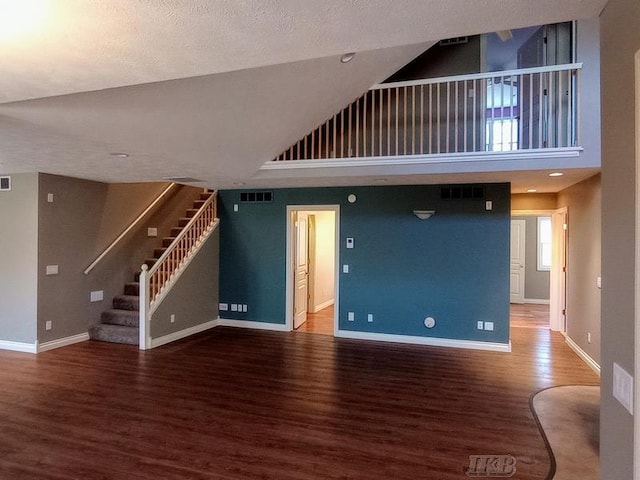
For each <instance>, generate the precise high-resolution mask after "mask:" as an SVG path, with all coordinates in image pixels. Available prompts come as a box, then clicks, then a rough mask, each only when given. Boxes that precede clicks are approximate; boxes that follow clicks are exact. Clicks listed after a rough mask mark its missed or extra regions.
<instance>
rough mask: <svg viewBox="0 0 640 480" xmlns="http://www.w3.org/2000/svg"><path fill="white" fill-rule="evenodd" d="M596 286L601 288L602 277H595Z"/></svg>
mask: <svg viewBox="0 0 640 480" xmlns="http://www.w3.org/2000/svg"><path fill="white" fill-rule="evenodd" d="M596 287H598V288H602V277H597V278H596Z"/></svg>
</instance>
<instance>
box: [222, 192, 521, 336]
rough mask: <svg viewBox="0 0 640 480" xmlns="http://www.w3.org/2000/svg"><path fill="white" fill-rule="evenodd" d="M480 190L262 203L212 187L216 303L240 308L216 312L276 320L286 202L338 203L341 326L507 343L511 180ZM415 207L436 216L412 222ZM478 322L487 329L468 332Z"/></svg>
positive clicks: (298, 195)
mask: <svg viewBox="0 0 640 480" xmlns="http://www.w3.org/2000/svg"><path fill="white" fill-rule="evenodd" d="M482 186H484V187H485V198H483V199H458V200H443V199H440V186H433V185H428V186H424V185H422V186H385V187H335V188H301V189H276V190H272V191H273V201H272V202H271V203H241V202H240V193H241V191H240V190H228V191H222V192H220V193H219V216H220V220H221V222H220V302H223V303H229V304H231V303H236V304H238V303H239V304H247V305H248V311H247V313H238V312H231V311H225V312H221V317H223V318H230V319H240V320H251V321H258V322H270V323H279V324H284V323H285V308H286V305H285V297H286V268H285V262H286V223H287V218H286V217H287V215H286V209H287V206H288V205H340V246H339V258H340V265H343V264H348V265H349V267H350V272H349V273H348V274H344V273H340V278H339V289H340V290H339V316H340V320H339V321H340V329H342V330H353V331H361V332H375V333H386V334H398V335H413V336H425V337H439V338H448V339H460V340H476V341H487V342H498V343H508V341H509V228H510V186H509V185H508V184H486V185H482ZM351 193H354V194H355V195H356V196H357V202H356V203H354V204H350V203H348V202H347V196H348V195H349V194H351ZM485 200H491V201H492V202H493V210H491V211H487V210H485ZM234 204H237V205H238V206H239V210H238V212H234ZM414 209H427V210H436V214H435V215H434V216H433V217H432V218H430V219H429V220H419V219H418V218H416V217H415V216H414V215H413V213H412V211H413V210H414ZM347 237H353V238H354V243H355V248H354V249H346V248H345V247H344V245H345V241H346V238H347ZM347 312H354V313H355V321H353V322H349V321H347ZM369 313H371V314H373V316H374V321H373V322H372V323H369V322H367V314H369ZM427 316H431V317H434V318H435V319H436V322H437V324H436V327H435V328H433V329H427V328H425V327H424V325H423V321H424V318H425V317H427ZM479 320H482V321H492V322H494V331H493V332H488V331H481V330H477V329H476V324H477V321H479Z"/></svg>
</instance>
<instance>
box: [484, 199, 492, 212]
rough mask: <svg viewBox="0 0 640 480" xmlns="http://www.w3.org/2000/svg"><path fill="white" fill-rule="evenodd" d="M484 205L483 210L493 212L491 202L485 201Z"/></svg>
mask: <svg viewBox="0 0 640 480" xmlns="http://www.w3.org/2000/svg"><path fill="white" fill-rule="evenodd" d="M484 205H485V209H487V210H493V202H492V201H491V200H487V201H486V202H485V204H484Z"/></svg>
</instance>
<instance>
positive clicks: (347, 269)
mask: <svg viewBox="0 0 640 480" xmlns="http://www.w3.org/2000/svg"><path fill="white" fill-rule="evenodd" d="M342 273H349V265H342Z"/></svg>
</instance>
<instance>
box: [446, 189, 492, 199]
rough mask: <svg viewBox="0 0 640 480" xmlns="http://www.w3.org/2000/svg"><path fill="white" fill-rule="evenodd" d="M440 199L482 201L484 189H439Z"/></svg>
mask: <svg viewBox="0 0 640 480" xmlns="http://www.w3.org/2000/svg"><path fill="white" fill-rule="evenodd" d="M440 198H441V199H443V200H482V199H484V187H479V186H477V185H453V186H450V187H441V188H440Z"/></svg>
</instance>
